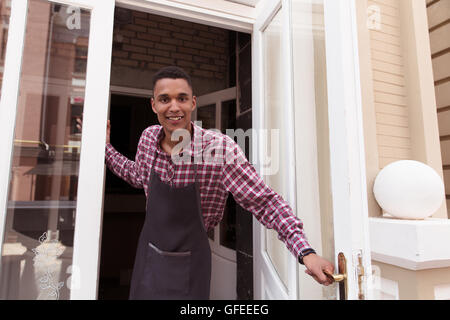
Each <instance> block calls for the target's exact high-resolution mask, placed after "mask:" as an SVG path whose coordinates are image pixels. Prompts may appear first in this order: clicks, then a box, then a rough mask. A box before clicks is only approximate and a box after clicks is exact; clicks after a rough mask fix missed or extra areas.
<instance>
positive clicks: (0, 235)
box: [0, 0, 28, 268]
mask: <svg viewBox="0 0 450 320" xmlns="http://www.w3.org/2000/svg"><path fill="white" fill-rule="evenodd" d="M27 8H28V1H27V0H16V1H12V2H11V17H10V22H9V37H8V43H7V50H6V56H5V72H4V74H3V84H2V96H1V100H0V128H2V134H1V136H0V146H1V147H0V148H1V150H2V151H1V152H0V241H1V242H0V257H1V256H2V248H3V239H4V237H5V223H6V215H7V209H6V208H7V205H8V193H9V192H8V191H9V183H10V173H11V161H12V153H13V140H14V127H15V123H16V111H17V101H18V97H19V84H20V74H21V66H22V53H23V47H24V42H25V41H24V39H25V30H26V18H27ZM13 35H14V36H13ZM0 268H1V265H0Z"/></svg>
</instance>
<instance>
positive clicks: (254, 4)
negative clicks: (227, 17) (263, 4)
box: [225, 0, 260, 7]
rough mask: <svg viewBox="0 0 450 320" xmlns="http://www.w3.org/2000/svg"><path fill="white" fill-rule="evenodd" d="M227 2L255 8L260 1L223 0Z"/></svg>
mask: <svg viewBox="0 0 450 320" xmlns="http://www.w3.org/2000/svg"><path fill="white" fill-rule="evenodd" d="M225 1H228V2H235V3H240V4H245V5H247V6H250V7H255V6H256V4H257V3H258V2H259V1H260V0H225Z"/></svg>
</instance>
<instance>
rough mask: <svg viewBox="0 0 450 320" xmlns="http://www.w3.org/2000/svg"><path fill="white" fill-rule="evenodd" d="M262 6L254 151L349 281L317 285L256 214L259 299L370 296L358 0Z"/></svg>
mask: <svg viewBox="0 0 450 320" xmlns="http://www.w3.org/2000/svg"><path fill="white" fill-rule="evenodd" d="M258 6H259V11H258V16H257V19H256V23H255V25H254V31H253V49H254V51H253V79H254V81H253V84H254V88H253V94H254V99H253V101H254V103H255V107H254V108H253V110H254V111H253V112H254V117H253V128H254V129H255V130H256V133H257V137H258V139H257V140H256V139H254V140H253V143H254V146H255V147H254V148H253V150H254V156H253V159H256V167H257V169H258V171H259V173H260V174H261V175H262V176H263V178H264V180H265V181H266V183H267V184H268V185H270V186H271V187H272V188H273V189H274V190H275V191H276V192H278V193H279V194H280V195H281V196H282V197H283V198H284V199H285V200H286V201H287V202H288V203H289V204H290V205H291V207H292V208H293V210H294V212H295V214H296V215H297V216H298V217H299V218H300V219H301V220H302V221H303V223H304V228H305V232H306V235H307V237H308V240H309V243H310V244H311V245H312V246H313V248H314V249H316V251H317V252H318V254H319V255H321V256H323V257H325V258H326V259H328V260H330V261H332V262H334V264H335V266H336V271H335V273H336V274H337V273H339V272H341V273H342V276H341V277H340V278H344V280H343V281H341V282H339V284H337V283H336V284H334V285H332V286H330V287H322V286H320V285H319V284H317V283H316V282H315V281H314V280H313V279H312V278H310V277H309V276H307V275H305V273H304V270H305V268H304V267H303V266H301V265H300V264H299V263H298V261H297V260H296V259H295V257H294V256H293V255H292V254H291V253H290V252H289V251H288V250H287V249H286V248H285V246H284V244H283V243H282V242H281V241H279V240H278V238H277V234H276V233H275V232H274V231H273V230H266V229H265V228H264V227H263V226H262V225H261V224H260V223H259V222H257V221H255V222H254V257H255V261H254V283H255V291H254V296H255V299H370V298H371V290H370V284H371V264H370V261H371V260H370V249H369V234H368V211H367V199H366V185H365V181H366V180H365V162H364V159H365V158H364V145H363V141H364V139H363V130H362V116H361V114H362V111H361V99H360V87H359V65H358V50H357V37H356V19H355V4H354V1H353V0H350V1H349V0H320V1H317V0H263V1H261V2H260V3H259V4H258ZM344 258H345V259H344ZM344 261H345V262H344ZM338 266H340V267H338ZM336 278H339V277H336Z"/></svg>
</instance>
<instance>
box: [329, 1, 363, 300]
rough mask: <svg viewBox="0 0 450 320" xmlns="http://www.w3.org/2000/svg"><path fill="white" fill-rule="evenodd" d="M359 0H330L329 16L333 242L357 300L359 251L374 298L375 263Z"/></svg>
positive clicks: (350, 292)
mask: <svg viewBox="0 0 450 320" xmlns="http://www.w3.org/2000/svg"><path fill="white" fill-rule="evenodd" d="M355 1H356V0H325V1H324V19H325V41H326V61H327V79H328V118H329V139H330V163H331V191H332V194H333V214H334V234H335V243H334V246H335V251H336V253H339V252H343V253H344V254H345V256H346V259H347V268H348V299H355V300H356V299H358V294H359V287H358V270H359V269H358V263H359V261H358V258H359V255H360V256H361V258H362V267H363V268H364V274H365V276H364V278H363V288H362V289H363V292H362V294H364V296H365V299H371V298H372V290H371V283H372V268H371V255H370V237H369V215H368V205H367V185H366V165H365V147H364V131H363V117H362V98H361V80H360V66H359V50H358V35H357V23H356V4H355ZM336 259H337V258H336ZM336 265H337V260H336Z"/></svg>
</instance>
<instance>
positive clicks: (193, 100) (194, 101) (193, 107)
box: [192, 96, 197, 111]
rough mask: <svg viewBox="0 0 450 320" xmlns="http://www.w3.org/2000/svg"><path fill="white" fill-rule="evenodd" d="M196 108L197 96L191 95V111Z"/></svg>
mask: <svg viewBox="0 0 450 320" xmlns="http://www.w3.org/2000/svg"><path fill="white" fill-rule="evenodd" d="M196 108H197V97H196V96H192V111H194V110H195V109H196Z"/></svg>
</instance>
